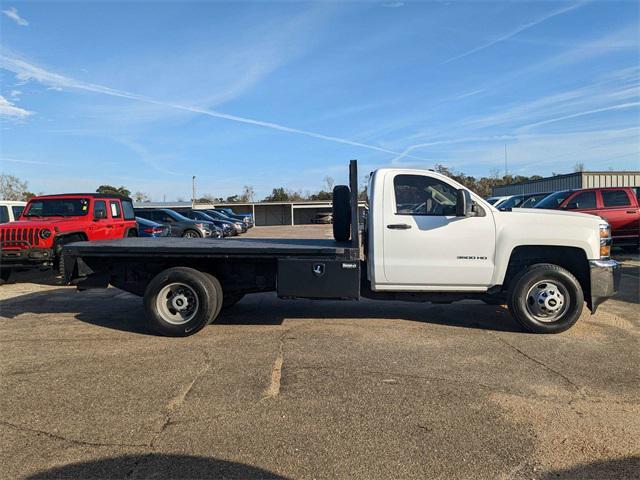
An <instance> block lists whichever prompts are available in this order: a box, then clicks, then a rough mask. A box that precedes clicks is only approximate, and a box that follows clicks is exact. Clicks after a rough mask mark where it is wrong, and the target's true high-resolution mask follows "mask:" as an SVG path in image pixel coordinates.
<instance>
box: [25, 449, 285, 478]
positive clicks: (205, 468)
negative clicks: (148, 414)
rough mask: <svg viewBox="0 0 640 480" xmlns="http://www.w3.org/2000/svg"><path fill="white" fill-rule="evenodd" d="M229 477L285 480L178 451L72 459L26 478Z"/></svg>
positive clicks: (224, 461)
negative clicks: (74, 460) (70, 461)
mask: <svg viewBox="0 0 640 480" xmlns="http://www.w3.org/2000/svg"><path fill="white" fill-rule="evenodd" d="M130 476H133V477H135V478H156V479H174V478H176V479H177V478H185V479H186V478H189V479H192V478H228V479H234V478H237V479H242V478H251V479H265V480H266V479H270V480H281V479H282V480H284V479H286V477H283V476H281V475H278V474H275V473H273V472H270V471H268V470H263V469H262V468H258V467H253V466H251V465H246V464H244V463H238V462H232V461H227V460H219V459H217V458H212V457H200V456H193V455H178V454H153V453H149V454H142V455H121V456H118V457H112V458H103V459H100V460H92V461H87V462H80V463H71V464H69V465H63V466H61V467H55V468H52V469H50V470H46V471H43V472H38V473H36V474H34V475H30V476H28V477H26V479H28V480H36V479H45V478H47V479H52V478H83V479H103V478H129V477H130Z"/></svg>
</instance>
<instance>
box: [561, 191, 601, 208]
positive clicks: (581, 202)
mask: <svg viewBox="0 0 640 480" xmlns="http://www.w3.org/2000/svg"><path fill="white" fill-rule="evenodd" d="M566 208H567V209H568V210H577V209H580V210H584V209H587V208H596V192H581V193H578V194H576V195H574V196H573V197H571V198H570V199H569V202H567V207H566Z"/></svg>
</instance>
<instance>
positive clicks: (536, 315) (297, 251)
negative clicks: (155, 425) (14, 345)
mask: <svg viewBox="0 0 640 480" xmlns="http://www.w3.org/2000/svg"><path fill="white" fill-rule="evenodd" d="M349 176H350V181H349V183H350V184H349V186H337V187H336V188H335V189H334V196H333V219H334V223H333V231H334V237H335V238H334V240H329V239H318V240H309V239H242V238H240V239H182V238H155V239H151V238H149V239H147V238H126V239H120V240H110V241H98V242H78V243H72V244H69V245H67V246H65V247H64V256H63V257H64V262H65V271H66V272H67V279H68V280H69V281H70V282H72V283H74V284H77V287H78V289H80V290H85V289H88V288H106V287H107V286H108V285H109V284H111V285H113V286H115V287H117V288H120V289H122V290H125V291H128V292H131V293H134V294H136V295H140V296H142V297H144V305H145V315H146V318H147V321H148V323H149V325H150V326H151V327H152V328H154V329H155V330H156V331H158V332H159V333H161V334H163V335H170V336H186V335H191V334H193V333H196V332H197V331H199V330H200V329H202V328H203V327H204V326H206V325H207V324H209V323H211V322H213V321H214V320H215V319H216V318H217V316H218V315H219V314H220V311H221V309H222V308H223V307H230V306H232V305H233V304H234V303H236V302H238V301H239V300H240V299H241V298H242V297H243V296H244V295H247V294H251V293H257V292H268V291H275V292H277V294H278V296H279V297H281V298H314V299H344V300H358V299H360V298H372V299H376V300H406V301H420V302H433V303H450V302H454V301H458V300H463V299H469V298H473V299H479V300H483V301H484V302H486V303H491V304H503V303H506V304H507V305H508V306H509V309H510V311H511V313H512V315H513V316H514V317H515V318H516V319H517V320H518V322H519V323H520V324H521V325H522V326H523V327H524V328H525V329H526V330H528V331H531V332H536V333H557V332H562V331H564V330H566V329H568V328H570V327H571V326H572V325H573V324H574V323H575V322H576V321H577V320H578V318H579V317H580V314H581V312H582V309H583V306H584V304H585V303H586V304H587V306H588V308H589V309H590V310H591V311H592V312H595V310H596V308H597V307H598V305H599V304H600V303H602V302H603V301H604V300H606V299H607V298H609V297H611V296H612V295H613V294H614V293H615V292H616V291H617V288H618V284H619V280H620V271H619V266H618V264H617V263H616V262H615V261H614V260H611V259H610V258H609V254H610V249H611V230H610V227H609V225H608V224H607V223H606V222H605V221H604V220H602V219H601V218H599V217H595V216H593V215H586V214H580V213H569V212H559V211H551V210H547V211H546V210H540V209H517V210H513V211H500V210H497V209H496V208H494V207H493V206H492V205H490V204H489V203H487V202H486V201H485V200H483V199H482V198H480V197H479V196H477V195H476V194H474V193H473V192H470V191H469V190H468V189H466V188H465V187H463V186H462V185H460V184H458V183H457V182H455V181H454V180H452V179H450V178H448V177H446V176H443V175H440V174H438V173H435V172H433V171H430V170H419V169H397V168H384V169H379V170H376V171H375V172H373V173H372V174H371V176H370V180H369V186H368V197H369V203H368V205H369V212H368V215H367V218H366V220H365V221H364V222H363V223H364V225H362V228H360V225H359V223H360V222H359V215H358V198H357V197H358V188H357V178H358V176H357V163H356V161H353V160H352V161H351V164H350V175H349Z"/></svg>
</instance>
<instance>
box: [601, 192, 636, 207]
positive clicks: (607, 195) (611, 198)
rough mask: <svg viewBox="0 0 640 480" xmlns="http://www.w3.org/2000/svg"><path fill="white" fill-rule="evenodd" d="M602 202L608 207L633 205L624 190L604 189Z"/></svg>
mask: <svg viewBox="0 0 640 480" xmlns="http://www.w3.org/2000/svg"><path fill="white" fill-rule="evenodd" d="M601 193H602V204H603V205H604V206H605V208H606V207H627V206H629V205H631V201H630V200H629V196H628V195H627V192H625V191H624V190H602V192H601Z"/></svg>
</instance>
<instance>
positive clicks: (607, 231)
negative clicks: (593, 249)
mask: <svg viewBox="0 0 640 480" xmlns="http://www.w3.org/2000/svg"><path fill="white" fill-rule="evenodd" d="M610 256H611V225H609V224H608V223H601V224H600V258H609V257H610Z"/></svg>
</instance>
